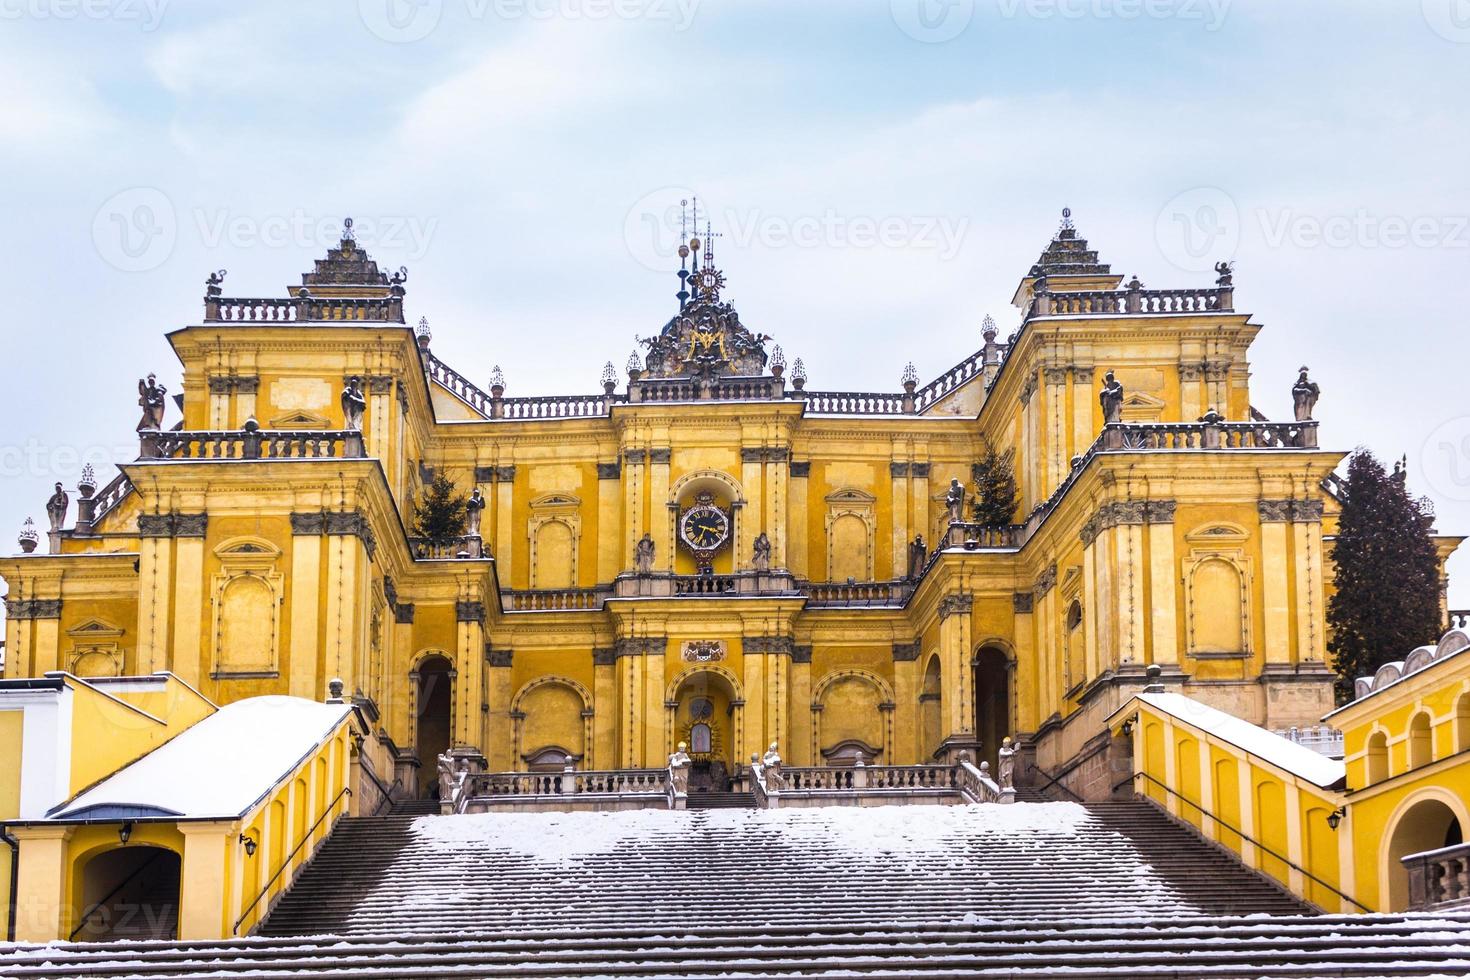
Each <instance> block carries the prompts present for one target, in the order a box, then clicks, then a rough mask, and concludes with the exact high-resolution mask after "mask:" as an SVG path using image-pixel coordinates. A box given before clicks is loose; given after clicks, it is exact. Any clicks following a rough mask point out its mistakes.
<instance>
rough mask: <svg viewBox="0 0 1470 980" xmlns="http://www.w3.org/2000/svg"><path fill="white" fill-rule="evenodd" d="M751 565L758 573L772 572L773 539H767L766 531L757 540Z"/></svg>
mask: <svg viewBox="0 0 1470 980" xmlns="http://www.w3.org/2000/svg"><path fill="white" fill-rule="evenodd" d="M751 564H752V565H754V566H755V570H756V571H758V572H768V571H770V570H771V539H770V538H768V537H766V532H765V531H762V532H761V533H760V534H759V535H757V537H756V539H755V555H754V557H753V558H752V560H751Z"/></svg>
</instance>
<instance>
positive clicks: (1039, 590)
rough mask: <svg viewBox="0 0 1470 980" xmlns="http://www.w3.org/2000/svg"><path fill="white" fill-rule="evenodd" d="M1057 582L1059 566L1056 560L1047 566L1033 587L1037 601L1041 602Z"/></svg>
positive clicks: (1032, 590)
mask: <svg viewBox="0 0 1470 980" xmlns="http://www.w3.org/2000/svg"><path fill="white" fill-rule="evenodd" d="M1056 584H1057V566H1056V562H1052V564H1050V565H1048V566H1047V568H1046V569H1045V570H1044V571H1043V572H1042V573H1041V574H1040V575H1038V576H1037V577H1036V584H1035V585H1034V586H1033V587H1032V589H1031V592H1032V594H1033V595H1034V596H1035V598H1036V601H1037V602H1040V601H1041V600H1042V599H1045V598H1046V594H1047V593H1048V592H1050V591H1051V590H1052V589H1053V588H1055V587H1056Z"/></svg>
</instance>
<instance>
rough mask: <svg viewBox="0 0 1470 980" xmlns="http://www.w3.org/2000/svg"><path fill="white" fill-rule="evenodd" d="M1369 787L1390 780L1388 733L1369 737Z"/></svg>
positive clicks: (1367, 759) (1379, 732)
mask: <svg viewBox="0 0 1470 980" xmlns="http://www.w3.org/2000/svg"><path fill="white" fill-rule="evenodd" d="M1365 765H1366V768H1367V777H1368V785H1370V786H1371V785H1373V784H1374V783H1381V782H1383V781H1384V780H1385V779H1387V778H1388V733H1387V732H1383V731H1376V732H1374V733H1373V734H1372V735H1369V736H1368V752H1367V756H1366V759H1365Z"/></svg>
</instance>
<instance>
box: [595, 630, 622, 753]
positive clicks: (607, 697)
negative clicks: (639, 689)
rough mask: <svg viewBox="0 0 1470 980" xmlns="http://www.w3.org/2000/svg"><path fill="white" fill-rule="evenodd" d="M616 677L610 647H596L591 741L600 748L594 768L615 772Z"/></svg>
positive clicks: (614, 663) (614, 653)
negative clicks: (601, 748)
mask: <svg viewBox="0 0 1470 980" xmlns="http://www.w3.org/2000/svg"><path fill="white" fill-rule="evenodd" d="M617 707H618V678H617V655H616V650H615V649H614V648H613V647H596V648H595V649H593V651H592V708H593V710H594V711H595V712H596V714H594V715H593V716H592V741H593V743H594V744H595V745H598V746H602V747H603V750H604V751H603V753H602V754H601V755H599V756H598V758H597V765H599V766H606V767H607V768H609V769H615V768H617V766H618V758H619V757H618V754H617V745H618V712H617Z"/></svg>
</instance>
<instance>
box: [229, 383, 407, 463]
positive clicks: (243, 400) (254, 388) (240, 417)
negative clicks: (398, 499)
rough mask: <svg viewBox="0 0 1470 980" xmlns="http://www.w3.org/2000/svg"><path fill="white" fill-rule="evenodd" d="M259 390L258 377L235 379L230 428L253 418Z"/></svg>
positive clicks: (239, 427) (237, 427) (237, 426)
mask: <svg viewBox="0 0 1470 980" xmlns="http://www.w3.org/2000/svg"><path fill="white" fill-rule="evenodd" d="M259 391H260V378H258V377H255V376H253V375H252V376H249V377H239V378H236V379H235V424H234V425H232V426H231V427H230V428H235V429H243V428H244V427H245V420H246V419H250V418H255V400H256V396H257V394H258V393H259ZM263 424H264V423H263ZM385 458H386V457H385Z"/></svg>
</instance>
